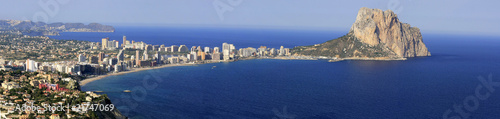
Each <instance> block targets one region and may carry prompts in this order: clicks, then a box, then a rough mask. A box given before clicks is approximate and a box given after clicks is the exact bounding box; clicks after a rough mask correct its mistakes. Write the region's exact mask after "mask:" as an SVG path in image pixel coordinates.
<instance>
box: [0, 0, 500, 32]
mask: <svg viewBox="0 0 500 119" xmlns="http://www.w3.org/2000/svg"><path fill="white" fill-rule="evenodd" d="M214 3H215V4H216V5H217V6H223V7H219V8H221V9H222V8H224V9H226V11H225V12H217V9H216V8H215V7H214ZM498 5H500V1H494V0H479V1H473V0H349V1H338V0H314V1H312V0H147V1H146V0H144V1H139V0H5V1H2V4H0V11H1V12H0V13H1V14H0V19H17V20H34V19H33V18H34V16H38V17H37V18H38V20H41V21H48V22H49V23H52V22H82V23H91V22H97V23H105V24H110V25H144V26H146V25H147V26H231V27H257V28H263V27H279V28H298V29H328V30H344V31H347V30H349V28H350V26H351V25H352V23H353V22H354V20H355V19H356V18H355V17H356V14H357V12H358V10H359V8H361V7H369V8H378V9H382V10H387V9H392V10H393V11H396V12H397V14H398V16H399V19H400V20H401V21H403V22H406V23H410V24H411V25H412V26H416V27H419V28H420V29H421V30H422V32H424V33H451V34H479V35H497V34H498V35H500V28H498V27H499V26H500V22H499V21H500V15H499V13H498V12H500V7H497V6H498ZM46 6H49V7H46ZM44 8H48V9H49V10H46V9H44ZM228 9H231V10H230V11H229V10H228ZM218 13H220V14H218ZM39 16H45V17H39Z"/></svg>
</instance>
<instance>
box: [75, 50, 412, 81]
mask: <svg viewBox="0 0 500 119" xmlns="http://www.w3.org/2000/svg"><path fill="white" fill-rule="evenodd" d="M254 59H274V60H318V59H317V58H290V57H264V58H261V57H251V58H244V59H238V60H231V61H222V60H220V61H210V62H204V63H185V64H167V65H162V66H156V67H146V68H133V69H131V70H129V71H122V72H118V73H109V74H105V75H99V76H96V77H92V78H87V79H84V80H82V81H80V86H85V85H86V84H88V83H90V82H93V81H97V80H101V79H103V78H106V77H108V76H117V75H124V74H128V73H134V72H139V71H146V70H152V69H160V68H166V67H176V66H193V65H199V64H211V63H221V62H235V61H239V60H254ZM344 60H375V61H393V60H406V58H401V59H391V58H352V57H350V58H339V59H330V60H328V62H338V61H344Z"/></svg>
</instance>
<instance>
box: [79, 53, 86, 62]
mask: <svg viewBox="0 0 500 119" xmlns="http://www.w3.org/2000/svg"><path fill="white" fill-rule="evenodd" d="M85 61H86V59H85V56H84V55H83V54H80V55H78V62H85Z"/></svg>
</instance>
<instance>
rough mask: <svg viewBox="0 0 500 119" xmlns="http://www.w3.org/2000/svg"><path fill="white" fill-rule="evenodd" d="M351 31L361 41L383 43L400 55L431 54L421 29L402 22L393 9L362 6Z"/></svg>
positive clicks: (372, 43) (375, 43) (374, 44)
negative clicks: (423, 39)
mask: <svg viewBox="0 0 500 119" xmlns="http://www.w3.org/2000/svg"><path fill="white" fill-rule="evenodd" d="M351 31H352V33H353V35H354V36H355V37H356V38H357V39H359V40H360V41H361V42H363V43H366V44H368V45H371V46H376V45H379V44H382V45H384V46H386V47H388V48H389V49H390V50H392V51H393V52H394V53H396V55H398V56H400V57H416V56H430V52H429V51H427V47H426V46H425V44H424V42H423V41H422V34H421V33H420V29H419V28H417V27H411V26H410V24H406V23H402V22H400V21H399V19H398V16H397V15H396V14H394V12H392V11H391V10H387V11H382V10H380V9H370V8H366V7H363V8H361V9H360V10H359V12H358V16H357V17H356V22H354V24H353V25H352V27H351Z"/></svg>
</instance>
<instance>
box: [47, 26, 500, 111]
mask: <svg viewBox="0 0 500 119" xmlns="http://www.w3.org/2000/svg"><path fill="white" fill-rule="evenodd" d="M346 33H347V31H328V30H283V29H256V28H253V29H245V28H206V27H204V28H193V27H187V28H183V27H125V26H124V27H116V32H114V33H61V36H52V37H51V38H55V39H74V40H86V41H94V42H100V41H101V38H104V37H109V38H110V39H111V40H117V41H119V42H121V39H122V37H123V36H124V35H125V36H127V39H128V40H134V41H144V42H146V43H149V44H155V45H161V44H165V45H166V46H169V45H187V46H188V47H191V46H202V47H205V46H208V47H221V45H222V43H224V42H227V43H232V44H234V45H235V46H236V48H245V47H254V48H255V47H260V46H267V47H270V48H279V47H280V46H284V47H288V48H293V47H295V46H302V45H314V44H318V43H322V42H325V41H327V40H331V39H334V38H337V37H340V36H342V35H345V34H346ZM423 40H424V43H425V44H426V46H427V48H428V49H429V51H430V52H431V53H432V56H430V57H416V58H408V60H404V61H340V62H328V61H326V60H274V59H254V60H242V61H236V62H229V63H212V64H200V65H195V66H178V67H167V68H161V69H154V70H147V71H141V72H134V73H129V74H125V75H117V76H109V77H106V78H104V79H102V80H98V81H94V82H91V83H88V84H87V85H85V86H83V87H82V90H83V91H103V92H102V93H100V94H106V95H107V96H108V97H110V98H111V101H112V103H113V104H114V105H115V106H116V108H117V109H118V110H120V112H121V113H122V114H124V115H126V116H127V117H130V118H132V119H149V118H156V119H162V118H182V119H187V118H196V119H199V118H202V119H220V118H223V119H253V118H256V119H293V118H297V119H301V118H306V119H309V118H313V119H330V118H334V119H336V118H348V119H352V118H364V119H365V118H366V119H369V118H373V119H380V118H385V119H406V118H417V119H422V118H451V117H459V118H465V117H467V118H483V119H486V118H498V117H500V83H497V82H500V37H491V36H474V35H446V34H433V33H425V32H424V33H423ZM124 90H130V91H131V92H123V91H124Z"/></svg>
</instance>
